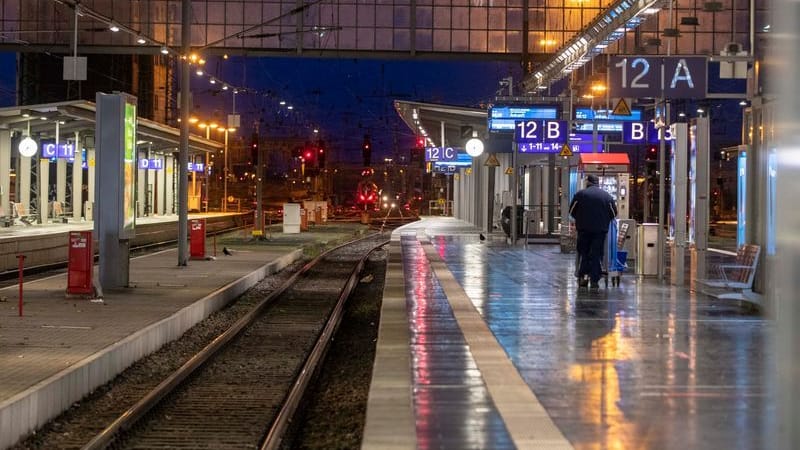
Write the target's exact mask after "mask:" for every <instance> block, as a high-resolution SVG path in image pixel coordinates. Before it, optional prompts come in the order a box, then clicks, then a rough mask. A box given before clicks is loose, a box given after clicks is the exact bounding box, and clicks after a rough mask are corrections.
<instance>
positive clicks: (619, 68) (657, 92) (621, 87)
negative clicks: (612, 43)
mask: <svg viewBox="0 0 800 450" xmlns="http://www.w3.org/2000/svg"><path fill="white" fill-rule="evenodd" d="M707 64H708V63H707V58H706V57H705V56H652V55H646V56H631V55H624V56H611V58H610V61H609V64H608V67H609V69H610V70H611V77H609V79H610V85H609V95H610V96H611V97H633V98H641V97H662V96H663V97H664V98H705V97H706V85H707V78H708V75H707V72H708V68H707Z"/></svg>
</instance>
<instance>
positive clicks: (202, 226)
mask: <svg viewBox="0 0 800 450" xmlns="http://www.w3.org/2000/svg"><path fill="white" fill-rule="evenodd" d="M189 257H190V258H192V259H205V257H206V219H192V220H190V221H189Z"/></svg>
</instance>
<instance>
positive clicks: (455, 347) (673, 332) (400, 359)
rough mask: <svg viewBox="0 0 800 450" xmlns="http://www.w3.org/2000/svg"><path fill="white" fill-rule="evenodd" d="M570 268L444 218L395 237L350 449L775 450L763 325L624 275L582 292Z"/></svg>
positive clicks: (543, 248)
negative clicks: (362, 413)
mask: <svg viewBox="0 0 800 450" xmlns="http://www.w3.org/2000/svg"><path fill="white" fill-rule="evenodd" d="M713 258H715V260H718V259H719V255H714V256H713ZM574 263H575V258H574V255H570V254H564V253H561V251H560V249H559V247H558V246H554V245H528V246H525V245H518V246H515V247H512V246H510V245H508V244H507V243H506V242H505V239H503V238H502V237H501V236H499V235H498V236H488V237H487V239H486V240H481V239H479V230H477V229H475V228H472V227H471V226H470V225H468V224H466V223H464V222H461V221H458V220H456V219H452V218H426V219H424V220H422V221H420V222H417V223H414V224H410V225H407V226H404V227H402V228H400V229H398V230H396V231H395V232H394V233H393V245H392V247H391V250H390V263H389V270H388V271H387V284H386V286H387V288H386V291H385V294H384V304H383V309H382V316H381V325H380V331H379V340H378V348H377V356H376V362H375V366H374V371H373V381H372V385H371V390H370V395H369V401H368V406H367V424H366V429H365V438H364V441H363V444H362V448H366V449H401V448H403V449H430V448H442V449H506V448H519V449H528V448H536V449H542V448H547V449H566V448H576V449H681V450H683V449H728V448H735V449H768V448H773V447H774V445H773V443H774V441H773V436H774V432H775V423H776V418H775V398H774V392H773V391H772V389H771V387H770V385H769V383H768V381H769V379H770V373H771V372H773V371H774V367H775V357H774V351H773V347H772V345H771V339H772V334H773V332H774V326H773V325H774V324H773V321H772V320H771V319H768V318H765V317H762V316H760V315H758V314H757V313H753V312H751V311H750V310H749V309H746V308H745V309H743V308H742V306H741V305H740V304H738V303H726V302H724V301H720V300H717V299H713V298H709V297H705V296H703V295H702V294H697V293H694V292H690V291H689V289H688V288H687V287H683V286H681V287H677V286H671V285H669V284H666V283H664V284H662V283H659V282H658V281H657V280H655V279H651V278H640V277H636V276H635V275H633V274H631V273H630V272H627V273H624V274H623V275H622V279H621V285H620V286H619V287H612V286H610V285H609V287H608V288H607V289H605V288H601V289H600V290H599V292H589V291H588V290H586V291H579V290H578V286H577V283H576V279H575V277H574V276H573V274H574ZM402 364H406V367H405V368H404V367H401V366H402Z"/></svg>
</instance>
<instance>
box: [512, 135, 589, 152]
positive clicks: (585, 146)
mask: <svg viewBox="0 0 800 450" xmlns="http://www.w3.org/2000/svg"><path fill="white" fill-rule="evenodd" d="M563 145H564V144H563V143H562V144H558V143H543V142H534V143H526V144H519V145H517V151H519V152H520V153H561V147H562V146H563ZM602 145H603V142H602V141H598V142H597V145H594V144H593V143H592V135H591V134H583V133H570V135H569V147H570V149H571V150H572V152H573V153H596V152H598V151H599V147H601V146H602Z"/></svg>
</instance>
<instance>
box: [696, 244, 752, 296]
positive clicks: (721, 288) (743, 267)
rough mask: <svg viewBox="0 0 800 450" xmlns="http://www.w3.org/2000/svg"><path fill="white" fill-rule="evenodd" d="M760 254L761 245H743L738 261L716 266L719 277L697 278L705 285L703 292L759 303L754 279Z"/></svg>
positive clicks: (740, 248) (737, 255) (738, 253)
mask: <svg viewBox="0 0 800 450" xmlns="http://www.w3.org/2000/svg"><path fill="white" fill-rule="evenodd" d="M760 255H761V246H758V245H754V244H745V245H742V246H741V247H739V250H738V251H737V252H736V261H735V262H734V263H733V264H720V265H718V266H716V272H717V275H718V278H714V279H705V280H697V283H698V284H700V285H703V286H704V289H702V290H701V292H702V293H704V294H706V295H708V296H709V297H714V298H718V299H723V300H740V301H747V302H751V303H758V300H757V298H758V296H757V295H755V294H754V293H753V280H754V279H755V276H756V269H757V268H758V259H759V256H760Z"/></svg>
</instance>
